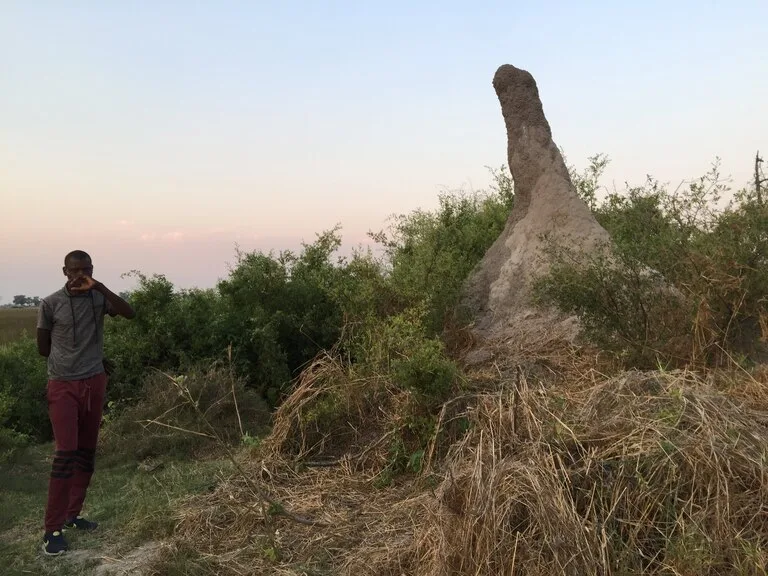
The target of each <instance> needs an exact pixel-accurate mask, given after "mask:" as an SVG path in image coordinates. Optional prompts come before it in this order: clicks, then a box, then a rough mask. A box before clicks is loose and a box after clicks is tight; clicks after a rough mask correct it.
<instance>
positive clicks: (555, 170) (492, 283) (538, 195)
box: [463, 64, 610, 335]
mask: <svg viewBox="0 0 768 576" xmlns="http://www.w3.org/2000/svg"><path fill="white" fill-rule="evenodd" d="M493 87H494V89H495V90H496V95H497V96H498V98H499V102H500V103H501V111H502V114H503V116H504V122H505V124H506V128H507V142H508V145H507V157H508V163H509V169H510V172H511V174H512V178H513V180H514V184H515V202H514V207H513V209H512V212H511V214H510V216H509V219H508V220H507V223H506V226H505V228H504V231H503V232H502V234H501V236H499V238H497V239H496V241H495V242H494V243H493V245H492V246H491V247H490V248H489V249H488V251H487V252H486V254H485V256H484V257H483V259H482V260H481V262H480V263H479V264H478V266H477V267H476V268H475V270H474V271H473V272H472V274H471V275H470V278H469V279H468V281H467V284H466V286H465V289H464V295H463V296H464V298H463V306H464V307H465V309H466V310H467V311H468V312H469V313H470V314H471V315H472V317H473V318H474V319H475V321H476V323H475V327H476V329H477V330H478V331H479V332H480V333H481V334H483V335H490V334H492V333H496V332H498V331H499V330H501V331H505V329H506V328H507V327H509V326H510V324H514V323H516V322H519V321H524V319H532V318H533V317H536V316H539V317H542V316H545V317H546V318H547V319H548V321H550V320H553V319H555V318H557V317H558V314H557V312H556V311H542V310H536V309H535V308H534V306H533V302H532V292H531V288H532V284H533V281H534V280H535V278H536V277H538V276H539V275H540V274H543V273H545V272H546V270H547V268H548V262H547V258H546V256H545V254H544V253H543V252H542V250H541V249H542V247H543V242H544V240H543V239H542V237H543V236H546V237H548V238H549V239H551V240H552V241H554V242H558V243H566V244H568V245H570V246H575V245H580V246H582V247H583V248H584V249H585V250H591V249H595V248H596V247H597V246H598V245H607V243H608V242H610V237H609V235H608V233H607V232H606V231H605V229H604V228H603V227H602V226H600V224H598V223H597V220H595V218H594V216H593V215H592V213H591V212H590V210H589V207H588V206H587V205H586V204H585V203H584V202H583V201H582V200H581V199H580V198H579V196H578V194H577V193H576V189H575V188H574V186H573V183H572V182H571V179H570V177H569V175H568V170H567V168H566V166H565V162H564V161H563V158H562V156H561V154H560V151H559V150H558V148H557V146H555V143H554V142H553V141H552V131H551V129H550V127H549V123H548V122H547V119H546V117H545V116H544V109H543V107H542V104H541V100H540V99H539V91H538V88H537V86H536V81H535V80H534V78H533V76H532V75H531V74H530V73H528V72H526V71H525V70H521V69H519V68H515V67H514V66H511V65H508V64H506V65H504V66H501V67H500V68H499V69H498V70H497V71H496V74H495V76H494V78H493ZM553 315H554V316H553ZM561 319H562V320H565V317H563V318H561Z"/></svg>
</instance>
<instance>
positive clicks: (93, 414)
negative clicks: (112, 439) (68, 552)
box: [45, 373, 107, 532]
mask: <svg viewBox="0 0 768 576" xmlns="http://www.w3.org/2000/svg"><path fill="white" fill-rule="evenodd" d="M106 387H107V376H106V374H103V373H102V374H97V375H96V376H92V377H91V378H87V379H85V380H69V381H61V380H49V381H48V415H49V417H50V419H51V424H52V425H53V437H54V440H55V441H56V452H55V453H54V455H53V467H52V469H51V478H50V480H49V481H48V504H47V505H46V508H45V531H46V532H53V531H56V530H61V528H62V526H64V522H66V521H67V520H69V519H71V518H74V517H76V516H77V515H79V514H80V510H81V509H82V507H83V501H84V500H85V493H86V491H87V490H88V484H89V483H90V481H91V476H92V475H93V463H94V456H95V454H96V442H97V441H98V438H99V426H100V425H101V411H102V408H103V405H104V395H105V392H106Z"/></svg>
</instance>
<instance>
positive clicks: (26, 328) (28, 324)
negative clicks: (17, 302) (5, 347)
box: [0, 308, 37, 344]
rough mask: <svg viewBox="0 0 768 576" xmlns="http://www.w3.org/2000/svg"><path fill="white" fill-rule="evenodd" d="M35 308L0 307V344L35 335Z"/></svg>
mask: <svg viewBox="0 0 768 576" xmlns="http://www.w3.org/2000/svg"><path fill="white" fill-rule="evenodd" d="M36 325H37V308H0V344H6V343H8V342H13V341H14V340H17V339H19V338H20V337H21V336H22V334H24V333H25V332H26V333H27V335H28V336H34V335H35V326H36Z"/></svg>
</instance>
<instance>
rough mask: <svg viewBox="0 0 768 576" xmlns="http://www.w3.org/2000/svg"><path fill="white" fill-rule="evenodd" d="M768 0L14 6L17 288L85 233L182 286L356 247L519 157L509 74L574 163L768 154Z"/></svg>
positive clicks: (669, 162) (686, 173)
mask: <svg viewBox="0 0 768 576" xmlns="http://www.w3.org/2000/svg"><path fill="white" fill-rule="evenodd" d="M766 29H768V2H766V1H765V0H753V1H738V0H734V1H733V2H725V1H722V2H721V1H717V2H716V1H712V0H709V1H706V0H704V1H698V2H694V1H688V0H681V1H676V2H674V1H669V2H661V1H656V0H653V1H646V2H634V3H628V2H615V1H614V2H609V1H600V2H598V1H585V2H578V3H577V2H565V1H549V2H542V3H540V4H537V5H534V3H521V2H509V1H507V2H478V3H476V4H474V5H472V6H471V8H470V4H469V3H467V2H446V1H444V2H439V3H438V2H421V3H411V2H400V1H395V2H388V3H375V4H374V3H369V2H322V3H321V2H289V1H284V2H260V3H257V2H215V3H214V2H207V3H205V2H195V3H190V2H171V1H168V2H162V3H155V2H135V3H123V2H109V1H108V2H99V3H97V2H69V3H59V2H46V1H38V2H31V1H21V0H19V1H10V0H0V210H2V212H1V214H2V224H1V225H0V304H4V303H8V302H9V301H10V300H11V299H12V297H13V295H14V294H22V293H23V294H27V295H39V296H44V295H47V294H49V293H51V292H53V291H54V290H56V289H57V288H58V287H59V286H61V285H62V283H63V276H62V275H61V271H60V268H61V264H62V263H61V260H62V258H63V255H64V254H65V253H66V252H67V251H69V250H72V249H84V250H87V251H89V252H90V253H91V254H92V255H93V257H94V264H95V266H96V272H95V276H96V277H97V278H98V279H99V280H101V281H102V282H104V283H105V284H107V285H108V286H110V287H112V288H113V289H115V290H122V289H125V288H127V287H129V286H130V285H131V284H132V281H130V280H123V279H121V278H120V274H121V273H123V272H127V271H129V270H132V269H139V270H141V271H142V272H145V273H147V274H151V273H164V274H166V275H167V276H168V278H169V279H170V280H172V281H174V282H175V283H176V284H177V285H178V286H179V287H190V286H193V285H197V286H201V287H208V286H212V285H214V283H215V281H216V280H217V279H218V278H220V277H223V276H224V275H225V274H226V265H227V262H232V261H233V259H234V254H235V244H236V243H237V244H239V245H240V246H241V247H242V248H243V249H246V250H250V249H262V250H270V249H274V250H280V249H285V248H297V247H298V245H299V243H300V242H301V241H302V240H305V241H310V242H311V241H312V240H313V239H314V237H315V234H316V233H318V232H321V231H323V230H327V229H330V228H332V227H333V226H334V225H335V224H337V223H340V224H341V226H342V234H343V236H344V242H345V244H346V245H354V244H358V243H360V242H363V241H365V239H366V237H365V235H366V232H367V231H368V230H379V229H381V228H382V227H384V226H385V225H386V218H387V217H388V216H389V215H390V214H393V213H404V212H409V211H411V210H414V209H416V208H427V209H428V208H433V207H434V206H436V204H437V198H438V194H439V193H440V192H441V191H442V190H444V189H458V188H462V187H463V188H465V189H472V188H474V189H478V188H485V187H487V185H488V183H489V180H490V178H489V172H488V170H487V168H486V166H494V167H498V166H501V165H502V164H505V163H506V135H505V131H504V123H503V120H502V117H501V111H500V108H499V104H498V101H497V99H496V95H495V94H494V91H493V88H492V86H491V80H492V78H493V74H494V72H495V71H496V69H497V68H498V66H500V65H501V64H505V63H509V64H514V65H516V66H518V67H521V68H525V69H526V70H528V71H530V72H531V73H532V74H533V75H534V77H535V78H536V81H537V83H538V86H539V91H540V95H541V97H542V101H543V104H544V111H545V113H546V114H547V118H548V120H549V122H550V124H551V126H552V130H553V135H554V138H555V142H556V143H557V144H558V145H559V146H561V147H562V148H563V149H564V150H565V152H566V154H567V157H568V160H569V162H570V163H573V164H576V165H577V166H579V167H582V166H584V165H585V164H586V159H587V157H588V156H590V155H593V154H595V153H598V152H604V153H606V154H608V155H609V156H610V158H611V164H610V166H609V168H608V171H607V173H606V177H605V179H604V183H605V184H606V185H612V184H613V183H615V185H616V186H617V187H622V185H623V183H624V182H625V181H629V182H630V183H632V184H640V183H642V182H643V180H644V179H645V175H646V174H652V175H654V176H655V177H657V178H659V179H660V180H662V181H665V182H671V183H673V185H674V184H676V183H678V182H680V181H681V180H683V179H688V178H693V177H696V176H699V175H701V174H703V173H704V172H706V171H707V169H708V168H709V166H710V164H711V163H712V161H713V160H714V159H715V157H718V156H719V157H720V158H721V159H722V172H723V173H724V174H726V175H730V176H731V177H732V178H733V186H734V188H739V187H742V186H745V185H746V184H747V183H748V182H749V180H750V175H751V172H752V170H753V165H752V161H753V158H754V155H755V152H756V151H757V150H760V151H761V153H763V155H764V156H768V110H766V102H768V66H767V65H766V62H768V59H766V42H765V30H766Z"/></svg>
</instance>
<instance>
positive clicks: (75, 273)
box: [37, 250, 135, 555]
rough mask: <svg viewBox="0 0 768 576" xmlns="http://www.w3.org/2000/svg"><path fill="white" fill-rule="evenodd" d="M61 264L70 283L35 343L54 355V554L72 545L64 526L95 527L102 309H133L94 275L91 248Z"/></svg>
mask: <svg viewBox="0 0 768 576" xmlns="http://www.w3.org/2000/svg"><path fill="white" fill-rule="evenodd" d="M63 270H64V275H65V276H66V277H67V282H66V284H65V285H64V287H63V288H61V289H60V290H58V291H57V292H54V293H53V294H51V295H50V296H48V297H47V298H43V301H42V303H41V304H40V308H39V310H38V316H37V349H38V351H39V352H40V354H41V355H42V356H45V357H46V358H48V415H49V417H50V419H51V424H52V425H53V436H54V440H55V442H56V452H55V453H54V458H53V468H52V470H51V477H50V480H49V482H48V503H47V505H46V509H45V535H44V536H43V552H45V553H46V554H48V555H58V554H62V553H63V552H65V551H66V550H67V548H68V544H67V542H66V540H65V539H64V536H63V534H62V531H63V529H64V528H71V529H77V530H93V529H95V528H96V526H97V524H96V522H91V521H89V520H86V519H85V518H82V517H81V516H80V512H81V510H82V507H83V501H84V500H85V493H86V490H87V489H88V485H89V483H90V480H91V475H92V474H93V464H94V455H95V452H96V442H97V439H98V435H99V426H100V425H101V415H102V408H103V404H104V396H105V392H106V384H107V375H106V373H105V370H104V315H105V314H109V315H110V316H118V315H119V316H122V317H124V318H128V319H131V318H133V317H134V316H135V313H134V311H133V308H131V306H130V304H128V303H127V302H126V301H125V300H123V299H122V298H120V297H119V296H117V295H116V294H114V293H113V292H111V291H110V290H109V289H108V288H107V287H106V286H104V284H102V283H101V282H98V281H96V280H94V279H93V263H92V262H91V257H90V256H89V255H88V254H87V253H85V252H83V251H82V250H75V251H74V252H70V253H69V254H67V255H66V257H65V258H64V268H63Z"/></svg>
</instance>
